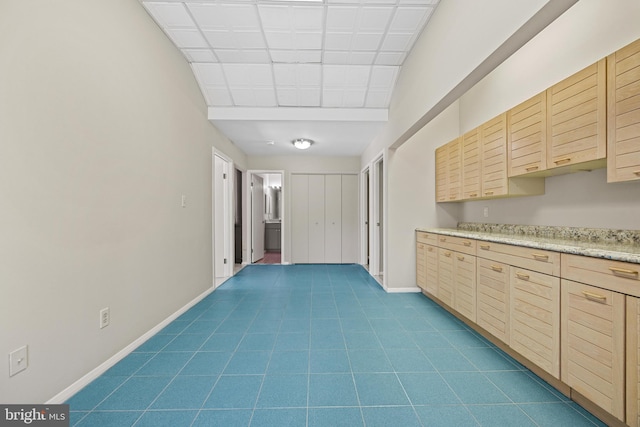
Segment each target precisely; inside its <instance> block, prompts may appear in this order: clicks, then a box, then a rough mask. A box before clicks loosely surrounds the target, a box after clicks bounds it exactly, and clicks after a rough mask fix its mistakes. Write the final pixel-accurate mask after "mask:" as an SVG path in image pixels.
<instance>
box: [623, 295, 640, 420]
mask: <svg viewBox="0 0 640 427" xmlns="http://www.w3.org/2000/svg"><path fill="white" fill-rule="evenodd" d="M626 323H627V342H626V345H627V363H626V365H627V366H626V368H627V369H626V377H627V387H626V391H627V396H626V402H627V420H626V421H627V425H630V426H640V298H638V297H632V296H627V318H626Z"/></svg>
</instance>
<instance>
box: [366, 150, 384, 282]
mask: <svg viewBox="0 0 640 427" xmlns="http://www.w3.org/2000/svg"><path fill="white" fill-rule="evenodd" d="M372 181H373V182H372V185H371V190H372V191H371V193H372V197H371V199H372V208H373V209H372V211H373V212H372V220H373V221H372V222H373V223H372V224H371V225H370V230H371V258H370V259H369V262H370V263H369V272H370V273H371V274H372V275H374V276H379V275H382V274H383V268H384V228H383V227H384V218H383V210H384V209H383V200H384V194H383V190H384V185H383V183H384V180H383V160H382V158H380V159H378V160H377V161H375V162H374V164H373V175H372Z"/></svg>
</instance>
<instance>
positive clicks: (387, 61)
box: [375, 52, 407, 65]
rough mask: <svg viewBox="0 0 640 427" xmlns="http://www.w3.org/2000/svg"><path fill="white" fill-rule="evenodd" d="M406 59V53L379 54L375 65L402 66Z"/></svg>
mask: <svg viewBox="0 0 640 427" xmlns="http://www.w3.org/2000/svg"><path fill="white" fill-rule="evenodd" d="M406 57H407V53H406V52H379V53H378V56H377V57H376V60H375V63H376V65H402V63H403V62H404V60H405V58H406Z"/></svg>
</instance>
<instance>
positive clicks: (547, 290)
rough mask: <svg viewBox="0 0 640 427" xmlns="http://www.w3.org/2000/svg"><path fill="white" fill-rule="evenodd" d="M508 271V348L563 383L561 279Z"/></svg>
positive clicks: (528, 272) (519, 269)
mask: <svg viewBox="0 0 640 427" xmlns="http://www.w3.org/2000/svg"><path fill="white" fill-rule="evenodd" d="M509 271H510V273H509V276H510V280H509V282H510V285H511V289H510V300H509V312H510V318H509V320H510V325H509V327H510V336H509V345H510V346H511V348H513V349H514V350H515V351H517V352H518V353H520V354H521V355H523V356H524V357H526V358H527V359H529V360H530V361H531V362H533V363H535V364H536V365H538V366H539V367H540V368H542V369H544V370H545V371H546V372H547V373H549V374H550V375H552V376H553V377H555V378H557V379H560V278H558V277H554V276H549V275H546V274H541V273H536V272H533V271H529V270H525V269H522V268H519V267H510V268H509Z"/></svg>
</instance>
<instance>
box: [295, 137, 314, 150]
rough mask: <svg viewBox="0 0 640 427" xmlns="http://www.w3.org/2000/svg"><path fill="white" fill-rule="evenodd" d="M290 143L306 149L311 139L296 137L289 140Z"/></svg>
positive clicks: (299, 148) (300, 148)
mask: <svg viewBox="0 0 640 427" xmlns="http://www.w3.org/2000/svg"><path fill="white" fill-rule="evenodd" d="M291 143H292V144H293V146H294V147H296V148H297V149H298V150H306V149H307V148H309V147H311V144H313V141H312V140H310V139H306V138H298V139H294V140H293V141H291Z"/></svg>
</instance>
